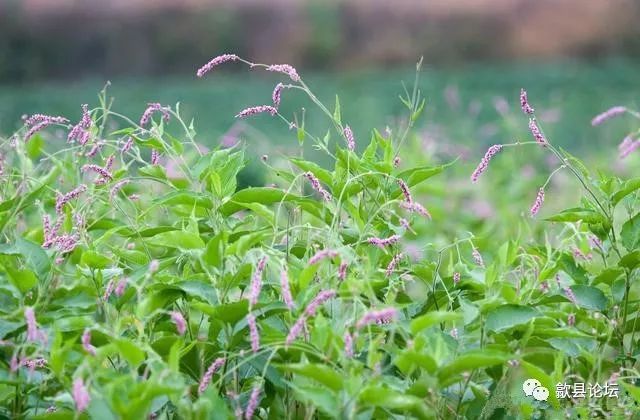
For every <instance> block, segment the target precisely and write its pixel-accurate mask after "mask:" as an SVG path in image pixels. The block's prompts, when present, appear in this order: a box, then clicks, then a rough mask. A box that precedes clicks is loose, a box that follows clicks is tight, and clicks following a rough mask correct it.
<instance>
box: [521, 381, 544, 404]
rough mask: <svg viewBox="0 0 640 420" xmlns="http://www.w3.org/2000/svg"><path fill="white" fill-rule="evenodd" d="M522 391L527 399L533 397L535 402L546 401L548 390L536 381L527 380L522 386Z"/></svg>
mask: <svg viewBox="0 0 640 420" xmlns="http://www.w3.org/2000/svg"><path fill="white" fill-rule="evenodd" d="M522 390H523V391H524V395H526V396H527V397H533V399H534V400H536V401H547V399H548V398H549V390H548V389H547V388H545V387H543V386H542V384H541V383H540V381H539V380H537V379H527V380H526V381H524V383H523V384H522Z"/></svg>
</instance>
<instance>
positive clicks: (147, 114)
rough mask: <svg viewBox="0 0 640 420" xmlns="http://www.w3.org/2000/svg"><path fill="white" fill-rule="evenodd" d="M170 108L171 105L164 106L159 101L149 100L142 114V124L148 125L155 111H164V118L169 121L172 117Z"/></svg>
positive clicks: (142, 125)
mask: <svg viewBox="0 0 640 420" xmlns="http://www.w3.org/2000/svg"><path fill="white" fill-rule="evenodd" d="M169 110H170V108H169V107H165V106H162V105H161V104H159V103H158V102H149V103H148V104H147V109H145V110H144V112H143V113H142V116H141V117H140V126H141V127H144V126H145V125H147V124H148V123H149V121H150V120H151V115H153V113H154V112H156V111H160V112H161V113H162V119H163V120H165V121H167V122H168V121H169V119H170V118H171V114H170V113H169Z"/></svg>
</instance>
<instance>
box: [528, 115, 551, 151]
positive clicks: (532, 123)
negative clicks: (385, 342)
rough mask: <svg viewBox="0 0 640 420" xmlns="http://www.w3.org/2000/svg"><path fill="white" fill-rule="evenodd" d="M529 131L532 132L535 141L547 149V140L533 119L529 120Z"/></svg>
mask: <svg viewBox="0 0 640 420" xmlns="http://www.w3.org/2000/svg"><path fill="white" fill-rule="evenodd" d="M529 130H530V131H531V134H532V135H533V138H534V139H535V141H537V142H538V143H539V144H540V145H541V146H543V147H547V139H546V138H544V135H543V134H542V131H540V127H538V123H537V122H536V120H535V119H533V118H529Z"/></svg>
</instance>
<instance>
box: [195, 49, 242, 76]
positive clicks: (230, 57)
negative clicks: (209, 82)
mask: <svg viewBox="0 0 640 420" xmlns="http://www.w3.org/2000/svg"><path fill="white" fill-rule="evenodd" d="M237 59H238V56H237V55H235V54H222V55H219V56H217V57H214V58H213V59H212V60H210V61H209V62H208V63H207V64H205V65H204V66H202V67H200V68H199V69H198V71H197V72H196V75H197V76H198V77H202V76H204V75H205V74H207V73H208V72H210V71H211V70H212V69H213V68H214V67H216V66H219V65H220V64H223V63H226V62H227V61H236V60H237Z"/></svg>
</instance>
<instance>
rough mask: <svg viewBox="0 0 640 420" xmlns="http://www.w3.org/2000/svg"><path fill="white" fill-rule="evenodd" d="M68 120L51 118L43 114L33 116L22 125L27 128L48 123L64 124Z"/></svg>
mask: <svg viewBox="0 0 640 420" xmlns="http://www.w3.org/2000/svg"><path fill="white" fill-rule="evenodd" d="M68 122H69V120H68V119H66V118H64V117H53V116H51V115H44V114H33V115H32V116H30V117H28V118H26V119H25V121H24V123H25V125H27V126H28V127H33V126H34V125H37V124H39V123H48V124H66V123H68Z"/></svg>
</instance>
